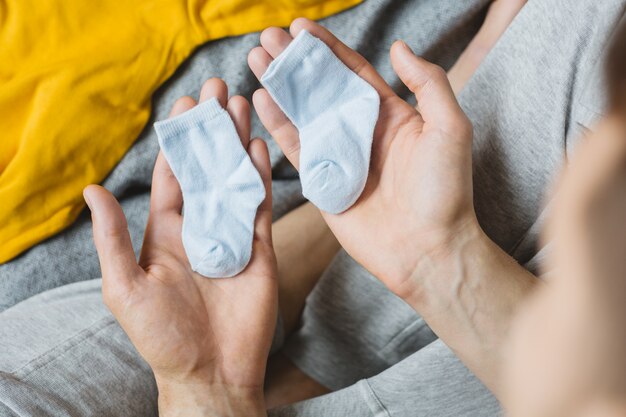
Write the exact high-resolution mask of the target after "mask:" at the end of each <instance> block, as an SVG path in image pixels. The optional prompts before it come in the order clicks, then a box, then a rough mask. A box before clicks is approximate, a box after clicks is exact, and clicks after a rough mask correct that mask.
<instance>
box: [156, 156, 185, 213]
mask: <svg viewBox="0 0 626 417" xmlns="http://www.w3.org/2000/svg"><path fill="white" fill-rule="evenodd" d="M182 207H183V193H182V191H181V190H180V185H179V184H178V180H176V177H175V176H174V173H173V172H172V169H171V168H170V165H169V164H168V163H167V160H166V159H165V156H163V152H159V155H158V156H157V160H156V163H155V164H154V171H153V172H152V192H151V194H150V215H151V216H150V218H151V219H152V217H153V216H154V217H156V218H157V220H158V217H159V216H161V215H163V214H165V213H172V214H178V215H180V211H181V210H182Z"/></svg>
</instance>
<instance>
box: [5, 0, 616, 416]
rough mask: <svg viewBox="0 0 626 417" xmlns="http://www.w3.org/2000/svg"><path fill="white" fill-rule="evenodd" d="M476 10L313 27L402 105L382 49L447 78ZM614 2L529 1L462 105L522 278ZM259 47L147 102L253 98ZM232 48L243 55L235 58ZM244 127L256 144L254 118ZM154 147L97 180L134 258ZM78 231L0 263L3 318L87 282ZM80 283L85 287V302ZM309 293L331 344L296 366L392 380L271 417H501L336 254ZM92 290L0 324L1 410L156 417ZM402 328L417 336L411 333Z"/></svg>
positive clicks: (416, 1) (193, 66)
mask: <svg viewBox="0 0 626 417" xmlns="http://www.w3.org/2000/svg"><path fill="white" fill-rule="evenodd" d="M487 3H488V1H486V0H476V1H467V2H459V1H458V0H440V1H436V2H435V1H430V0H411V1H404V2H398V1H396V0H368V1H367V2H365V3H364V4H363V5H362V6H359V7H357V8H355V9H352V10H350V11H348V12H346V13H343V14H341V15H338V16H334V17H332V18H330V19H328V20H327V21H326V22H325V23H326V25H327V26H329V27H330V28H331V30H333V32H335V33H336V34H337V35H338V36H339V37H340V38H342V39H343V40H345V41H346V42H347V43H348V44H349V45H350V46H352V47H354V48H356V49H357V50H359V51H360V52H362V53H363V54H364V55H365V56H366V58H368V60H370V61H371V62H372V63H373V64H374V65H375V67H376V68H377V70H378V71H379V72H380V73H381V74H382V75H383V76H384V77H385V78H386V79H387V80H388V82H389V83H390V84H391V85H392V86H394V87H395V88H396V90H397V91H398V92H399V93H400V94H401V95H403V96H404V97H409V96H410V93H409V92H408V91H406V90H404V89H402V88H400V85H401V84H400V83H399V81H398V80H397V79H396V78H395V76H393V73H392V70H391V67H390V65H389V61H388V48H389V46H390V45H391V43H392V42H393V40H395V39H405V40H407V42H408V44H409V45H410V46H411V47H412V48H413V49H414V50H415V51H416V52H417V53H418V54H421V55H425V56H426V57H427V58H428V59H430V60H432V61H434V62H437V63H439V64H441V65H443V66H444V67H448V66H449V65H450V64H451V63H452V62H453V60H454V59H455V57H456V56H458V53H459V52H460V50H461V49H462V48H463V46H464V45H466V43H467V41H468V40H469V39H470V36H471V35H472V34H473V33H474V31H475V30H476V29H477V27H478V26H477V23H479V22H480V20H479V19H480V16H481V10H483V7H484V6H485V5H486V4H487ZM625 4H626V1H624V0H579V1H576V2H572V1H565V0H558V1H556V2H555V1H554V0H535V1H531V2H529V4H528V5H527V6H526V8H525V10H524V11H523V12H522V14H521V15H520V16H519V17H518V18H517V19H516V21H515V22H514V24H513V26H512V27H511V28H510V30H509V32H507V34H506V35H505V37H504V38H503V39H502V40H501V41H500V42H499V44H498V46H497V47H496V49H495V50H494V51H493V52H492V53H491V54H490V56H489V57H488V58H487V60H486V61H485V62H484V63H483V65H482V66H481V68H480V69H479V71H478V73H477V74H476V75H475V76H474V77H473V79H472V80H471V81H470V83H469V84H468V86H467V87H466V89H465V90H464V91H463V92H462V94H461V97H460V98H461V102H462V105H463V108H464V109H465V111H466V112H467V113H468V114H469V116H470V118H471V119H472V122H473V123H474V126H475V131H476V135H475V138H476V145H475V150H474V162H475V168H474V172H475V176H476V177H477V179H478V181H477V183H476V186H475V194H476V196H477V200H476V201H475V204H476V206H477V210H478V212H479V216H480V218H481V223H482V225H483V227H484V228H485V229H487V230H488V233H489V234H490V236H491V237H492V238H493V239H494V240H496V241H497V242H498V243H499V244H500V245H501V246H502V247H504V248H505V249H506V250H507V251H508V252H509V253H511V254H513V255H514V256H515V258H516V259H518V260H520V262H522V263H523V264H524V265H525V266H527V267H528V268H529V269H535V267H536V265H537V263H538V261H539V259H540V258H541V257H542V253H543V252H544V251H543V249H542V250H539V248H538V246H537V235H538V231H539V229H540V227H541V223H542V219H543V218H544V217H545V212H544V210H543V205H542V204H541V199H542V195H543V194H544V191H545V186H546V183H548V182H549V180H548V179H546V180H544V179H543V178H549V177H551V176H553V175H554V173H555V172H556V171H557V170H558V169H559V167H560V166H561V165H562V162H563V161H564V160H565V159H566V153H569V152H570V151H571V150H573V149H574V148H575V146H574V143H575V141H576V139H577V138H578V137H579V134H580V133H581V132H582V131H583V130H584V129H585V127H591V126H592V124H593V122H594V121H595V120H597V118H598V117H599V116H600V115H601V114H602V112H603V106H602V104H603V103H602V102H603V97H604V92H603V91H602V90H598V87H597V82H596V80H597V78H598V74H599V73H600V72H599V70H601V68H602V67H601V66H602V59H601V57H602V52H603V49H604V47H605V46H606V44H607V41H608V38H609V37H610V35H611V33H612V31H613V28H614V27H615V21H616V20H617V19H619V17H620V16H621V15H622V14H623V10H624V5H625ZM529 6H532V7H529ZM416 27H417V28H420V30H416ZM509 33H511V34H509ZM257 42H258V38H257V37H254V36H246V37H243V38H239V39H235V40H225V41H222V42H219V43H216V44H214V45H211V46H209V47H207V48H206V49H204V50H203V53H202V54H200V55H198V56H196V57H195V58H194V59H193V60H192V61H190V63H189V66H188V67H186V68H185V70H184V71H185V72H183V73H181V78H179V79H177V81H176V82H175V83H174V84H172V85H170V86H169V87H168V89H166V90H164V92H163V95H162V96H161V100H160V101H158V102H157V103H158V105H157V115H158V117H159V118H162V117H165V115H166V114H167V111H168V110H169V108H170V107H171V104H172V103H173V101H174V100H175V99H176V98H177V97H179V96H181V95H183V94H189V93H192V94H197V92H198V91H199V88H200V85H201V82H202V81H203V80H204V79H206V78H208V77H209V76H212V75H224V76H226V79H227V81H228V82H229V86H230V87H231V88H232V90H233V93H244V94H246V95H249V94H250V93H251V92H252V91H253V90H254V88H256V84H255V83H254V82H253V81H252V79H253V78H252V77H253V76H252V75H248V74H249V73H248V72H247V71H243V70H242V68H243V66H244V65H245V60H246V53H247V51H248V50H249V49H250V48H251V47H253V46H254V45H256V44H257ZM236 49H241V50H242V51H241V52H242V53H234V50H236ZM244 74H245V75H244ZM254 126H255V129H256V132H257V133H261V130H260V129H259V124H258V119H257V118H255V119H254ZM558 149H561V151H560V153H557V151H556V150H558ZM270 150H271V154H272V160H273V162H274V166H275V172H280V176H276V177H275V181H274V191H275V195H274V197H275V206H274V208H275V210H276V212H277V213H283V212H284V210H285V209H286V207H289V206H292V205H294V204H296V203H297V201H298V200H297V198H296V197H293V199H292V198H291V197H290V196H291V195H296V194H297V187H296V186H295V185H297V182H295V181H292V180H289V179H288V178H289V173H288V171H284V170H283V168H282V167H283V163H282V162H280V161H279V159H280V158H279V155H280V154H279V152H278V151H277V148H276V146H275V144H273V143H272V142H270ZM157 151H158V146H157V145H156V140H154V136H152V134H151V132H146V133H145V135H144V136H143V139H142V140H141V141H140V142H139V143H138V144H137V145H136V146H135V147H134V148H133V150H132V151H131V153H130V154H129V155H128V156H127V157H126V158H125V159H124V161H123V162H122V163H121V164H120V165H119V166H118V167H117V168H116V170H115V171H114V172H113V175H112V176H111V177H110V178H109V179H108V180H107V184H108V186H109V188H111V189H113V191H114V193H115V194H116V196H117V197H118V198H120V199H121V201H122V205H123V207H124V210H125V212H126V214H127V215H128V218H129V223H130V224H129V227H130V231H131V236H132V238H133V242H134V244H135V249H136V250H138V248H139V247H140V243H141V236H142V233H143V228H144V226H145V219H146V216H147V206H148V190H149V178H150V172H151V170H152V166H153V164H154V158H155V156H156V153H157ZM490 177H492V178H490ZM276 178H280V179H279V180H277V179H276ZM536 178H539V180H536ZM292 187H293V188H292ZM478 198H479V199H478ZM490 216H493V222H491V221H489V219H490ZM89 230H90V223H89V221H88V217H87V216H86V215H85V216H84V217H82V218H81V221H80V222H79V223H78V224H77V225H76V226H74V227H72V229H70V230H69V231H67V232H64V233H63V234H60V235H59V236H57V237H55V238H54V239H52V240H50V241H47V242H45V243H44V244H41V245H38V246H37V247H36V248H35V249H34V250H33V251H31V252H29V253H28V254H27V256H24V257H22V258H20V259H17V260H15V261H14V262H12V263H9V264H7V265H5V266H2V267H0V278H12V279H0V288H1V291H0V296H1V297H2V298H1V302H0V304H2V305H3V307H5V308H6V307H7V306H9V305H12V304H14V303H15V302H16V301H19V300H21V299H23V298H25V297H27V296H29V295H32V294H33V293H35V292H41V291H42V290H44V289H46V288H51V287H52V286H59V285H61V284H62V283H67V282H72V281H77V280H85V279H89V278H90V277H95V276H97V275H96V274H98V273H99V272H98V271H99V270H98V263H97V257H96V255H95V251H94V250H93V247H92V243H91V235H90V231H89ZM504 278H505V277H503V279H504ZM333 285H336V286H335V287H333ZM83 286H91V287H89V290H88V291H86V290H84V288H85V287H83ZM318 287H319V288H320V290H319V291H318V290H317V289H316V293H315V294H314V295H313V296H312V297H311V298H310V300H309V303H308V305H307V308H306V312H305V318H304V323H305V326H306V323H312V320H316V322H315V326H316V328H318V329H324V330H323V331H324V333H319V334H322V336H323V335H324V334H326V335H331V336H332V338H331V339H327V340H330V342H331V343H315V344H314V345H313V347H314V348H315V349H311V350H309V351H306V352H305V351H300V352H301V354H302V355H306V356H307V359H306V360H303V362H302V363H315V356H316V355H319V362H318V363H319V367H320V369H321V370H320V372H319V375H321V376H322V377H323V376H324V375H334V373H333V369H332V368H331V366H337V365H336V364H337V363H340V361H344V359H345V358H346V357H347V358H348V359H347V362H345V363H344V364H343V365H344V366H343V367H342V368H341V369H342V371H343V372H345V373H346V375H347V376H346V377H343V376H342V377H341V378H342V379H341V380H340V381H338V383H337V384H342V385H346V384H350V383H352V381H354V380H355V378H357V379H358V378H363V377H367V376H369V375H372V374H373V373H376V372H377V370H378V369H384V368H385V367H387V368H388V369H387V370H386V371H384V372H383V373H381V374H379V375H375V376H372V377H371V378H369V379H367V380H364V381H362V382H358V383H357V384H356V385H351V386H350V387H347V388H346V389H343V390H340V391H337V392H335V393H332V394H329V395H326V396H323V397H320V398H318V399H314V400H310V401H304V402H302V403H299V404H296V405H292V406H288V407H285V408H282V409H280V410H273V411H271V412H270V415H271V416H272V417H275V416H280V417H284V416H311V417H313V416H315V417H319V416H320V415H324V416H330V417H334V416H337V417H339V416H340V417H345V416H366V417H368V416H376V417H378V416H384V417H389V416H394V417H395V416H398V417H405V416H406V417H409V416H411V417H415V416H419V417H422V416H428V417H444V416H449V417H475V416H497V415H499V414H500V410H499V407H498V404H497V402H496V401H495V399H494V398H493V397H492V396H491V395H490V394H489V392H488V391H487V390H486V389H485V388H484V387H483V386H482V385H481V384H480V382H478V380H477V379H476V378H475V377H474V376H472V375H471V373H469V372H468V371H467V370H466V369H465V368H464V367H463V365H462V364H461V363H460V362H459V361H458V360H457V359H456V358H455V357H454V355H453V354H452V353H451V352H450V351H449V350H448V349H447V348H446V347H445V345H443V344H442V343H441V342H435V343H433V344H431V345H428V347H427V348H425V349H420V350H417V349H419V348H418V347H416V346H418V345H419V343H422V344H423V343H427V340H428V339H429V337H432V336H429V335H428V333H427V332H426V331H425V330H424V328H425V327H424V323H423V321H421V319H420V318H419V317H418V316H417V315H416V314H415V313H414V312H412V311H411V310H410V309H409V308H408V306H407V305H406V304H404V303H402V301H401V300H399V299H397V298H396V297H395V296H393V295H392V294H391V293H389V292H388V291H387V290H386V289H385V288H384V286H382V285H381V284H380V283H379V282H378V281H376V280H375V279H374V278H373V277H371V276H370V275H368V274H367V273H366V272H365V271H363V270H362V268H360V267H359V266H358V265H357V264H356V263H355V262H354V261H352V260H351V259H350V258H349V257H348V256H347V255H346V254H345V253H343V254H340V255H339V256H338V257H337V259H336V260H335V261H334V262H333V265H332V266H331V268H330V269H329V270H328V271H327V272H326V274H325V276H324V278H323V281H322V282H321V283H320V284H319V286H318ZM333 288H335V290H334V291H333ZM99 292H100V288H99V282H97V281H96V282H94V283H93V284H92V283H79V284H75V285H72V286H67V287H64V288H59V289H58V290H53V291H50V292H46V293H43V294H41V295H40V296H38V297H36V298H33V299H32V300H29V301H27V302H26V303H24V304H22V305H20V306H17V307H15V308H11V309H9V310H7V311H6V315H5V313H3V314H0V332H1V334H0V352H4V353H0V415H3V414H2V412H4V413H5V414H6V415H32V414H45V413H48V414H53V415H80V414H91V415H111V416H115V415H124V416H135V415H137V416H139V415H141V416H146V415H156V392H155V387H154V382H153V379H152V376H151V374H150V372H149V370H148V369H147V368H146V366H145V363H143V362H142V361H141V359H140V357H139V356H138V355H137V354H136V352H135V351H134V349H133V348H132V346H131V345H130V343H129V342H128V340H127V339H125V336H124V335H123V332H122V331H121V329H120V328H119V327H118V326H114V325H113V324H112V318H111V317H110V315H109V314H108V313H106V310H105V309H104V306H103V305H102V303H101V301H100V296H99ZM88 293H90V294H91V295H90V294H88ZM71 294H75V296H73V295H71ZM333 300H334V301H333ZM333 303H335V307H334V308H333V309H331V308H330V307H329V306H332V304H333ZM98 310H99V311H98ZM90 311H91V312H94V311H95V314H92V313H90ZM311 312H315V314H316V316H312V315H311V314H310V313H311ZM331 313H336V315H335V316H332V314H331ZM312 317H314V318H312ZM333 320H334V321H335V322H337V323H341V324H342V327H341V329H343V331H338V328H337V326H331V325H332V324H333V323H331V321H333ZM9 321H10V322H11V323H9ZM329 323H330V324H329ZM99 326H101V327H99ZM341 329H339V330H341ZM414 332H417V333H419V335H420V340H416V339H415V338H413V337H412V334H413V333H414ZM309 334H310V335H311V336H317V335H318V334H315V333H309ZM311 340H313V338H312V339H311ZM418 342H419V343H418ZM351 346H355V347H358V349H354V350H348V351H347V352H348V354H346V352H344V351H343V349H344V348H347V349H350V347H351ZM416 350H417V352H416ZM413 352H415V353H413ZM350 354H352V356H350ZM333 356H334V357H335V358H336V361H335V362H332V363H331V366H329V365H328V363H329V361H328V358H329V357H333ZM292 357H293V356H292ZM310 358H313V359H310ZM309 359H310V360H309ZM403 359H404V360H403ZM367 360H369V361H370V362H371V363H372V365H370V366H368V367H367V368H366V370H367V375H365V376H363V373H362V371H361V367H362V364H363V363H364V362H365V361H367ZM305 369H307V370H309V369H308V368H305ZM316 375H317V374H316ZM329 379H330V378H329ZM119 387H123V390H121V389H119ZM15 404H19V407H18V406H16V405H15ZM32 410H36V411H32ZM77 410H78V411H77Z"/></svg>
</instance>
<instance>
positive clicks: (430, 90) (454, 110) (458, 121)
mask: <svg viewBox="0 0 626 417" xmlns="http://www.w3.org/2000/svg"><path fill="white" fill-rule="evenodd" d="M391 65H392V66H393V69H394V71H395V72H396V74H398V77H400V79H401V80H402V82H403V83H404V84H405V85H406V86H407V87H408V88H409V90H411V91H412V92H413V94H415V98H416V99H417V111H419V113H420V114H421V115H422V118H423V119H424V123H426V125H431V126H434V127H436V128H439V129H443V130H445V131H447V132H451V133H453V132H456V131H457V130H458V129H467V126H468V125H469V127H470V129H471V125H470V124H469V120H468V119H467V116H465V113H463V110H462V109H461V106H459V103H458V101H457V100H456V97H455V95H454V91H453V90H452V87H451V86H450V81H449V80H448V76H447V74H446V72H445V71H444V70H443V69H442V68H441V67H439V66H437V65H435V64H431V63H430V62H428V61H426V60H425V59H423V58H420V57H418V56H416V55H415V54H414V53H413V51H411V49H410V48H409V46H408V45H407V44H406V43H404V42H403V41H397V42H396V43H394V44H393V46H392V47H391Z"/></svg>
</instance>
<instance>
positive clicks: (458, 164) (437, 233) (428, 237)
mask: <svg viewBox="0 0 626 417" xmlns="http://www.w3.org/2000/svg"><path fill="white" fill-rule="evenodd" d="M468 144H469V141H459V140H458V139H457V140H455V139H454V138H452V137H447V134H446V132H444V131H443V130H441V129H439V128H437V127H435V126H430V125H429V124H428V123H424V120H423V119H422V117H421V115H420V114H419V113H418V112H417V111H416V109H414V108H413V107H411V106H410V105H408V104H407V103H406V102H404V101H403V100H402V99H400V98H399V97H396V96H393V97H390V98H389V99H387V100H385V101H383V102H382V103H381V113H380V118H379V121H378V125H377V127H376V131H375V137H374V150H373V152H372V153H373V159H372V163H371V168H370V174H369V178H368V182H367V184H366V187H365V190H364V192H363V194H362V196H361V198H360V199H359V200H358V201H357V203H356V204H355V205H354V206H352V207H351V208H350V209H349V210H347V211H346V212H344V213H342V214H339V215H332V214H328V213H324V217H325V219H326V221H327V223H328V225H329V226H330V228H331V229H332V230H333V232H334V234H335V236H336V237H337V238H338V240H339V241H340V242H341V244H342V246H343V247H344V248H345V249H346V250H347V251H348V252H349V253H350V254H351V255H352V256H353V257H354V258H355V259H356V260H357V261H359V262H360V263H362V264H363V265H365V266H366V267H367V268H368V269H370V271H371V272H372V273H373V274H375V275H376V276H377V277H379V278H380V279H382V280H383V281H385V282H386V284H387V285H389V286H390V287H392V288H394V287H400V286H401V285H402V283H401V282H394V280H395V279H396V278H395V277H401V276H402V277H403V276H406V275H407V274H406V271H405V270H404V269H406V268H411V267H413V266H414V265H407V264H403V263H402V262H399V261H398V254H402V253H406V252H407V248H408V249H409V250H410V251H412V252H413V253H421V252H424V251H427V250H429V248H433V247H436V246H437V245H439V244H442V243H443V241H445V240H446V239H447V238H448V236H446V233H445V231H447V230H450V228H451V227H450V226H451V225H453V224H454V223H455V222H457V221H458V220H459V219H460V218H461V217H462V216H463V214H464V213H467V212H471V211H472V195H471V157H470V156H469V152H466V149H460V147H464V146H467V145H468ZM451 167H452V169H451ZM381 252H382V253H381ZM373 255H376V256H373ZM373 259H377V260H380V261H379V262H377V263H372V261H371V260H373ZM391 259H395V262H387V261H389V260H391Z"/></svg>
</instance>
